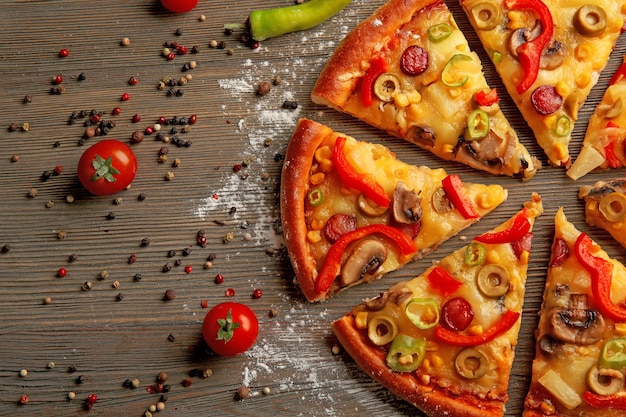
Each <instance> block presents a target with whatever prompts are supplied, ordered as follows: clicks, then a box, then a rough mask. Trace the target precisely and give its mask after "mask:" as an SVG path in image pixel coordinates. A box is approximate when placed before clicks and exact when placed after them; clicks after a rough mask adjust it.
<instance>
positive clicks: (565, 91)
mask: <svg viewBox="0 0 626 417" xmlns="http://www.w3.org/2000/svg"><path fill="white" fill-rule="evenodd" d="M555 88H556V92H557V93H558V94H559V95H560V96H561V97H567V96H568V95H569V93H570V88H569V85H567V83H566V82H565V81H559V82H558V83H556V86H555Z"/></svg>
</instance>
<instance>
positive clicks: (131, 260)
mask: <svg viewBox="0 0 626 417" xmlns="http://www.w3.org/2000/svg"><path fill="white" fill-rule="evenodd" d="M135 262H137V255H135V254H134V253H131V254H130V256H129V257H128V263H129V264H132V263H135Z"/></svg>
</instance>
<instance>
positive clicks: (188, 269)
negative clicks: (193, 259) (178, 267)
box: [185, 265, 193, 274]
mask: <svg viewBox="0 0 626 417" xmlns="http://www.w3.org/2000/svg"><path fill="white" fill-rule="evenodd" d="M192 270H193V267H192V266H191V265H187V266H186V267H185V274H191V271H192Z"/></svg>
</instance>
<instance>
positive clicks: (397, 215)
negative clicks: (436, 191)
mask: <svg viewBox="0 0 626 417" xmlns="http://www.w3.org/2000/svg"><path fill="white" fill-rule="evenodd" d="M421 203H422V198H421V197H420V196H419V194H418V193H416V192H415V191H413V190H409V189H408V188H407V186H406V185H404V183H403V182H402V181H399V182H398V185H397V186H396V189H395V191H394V192H393V201H392V203H391V205H392V209H393V218H394V220H395V221H397V222H398V223H402V224H414V223H417V222H418V221H419V220H420V219H421V218H422V204H421Z"/></svg>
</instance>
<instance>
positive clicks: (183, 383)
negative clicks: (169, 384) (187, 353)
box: [181, 378, 192, 388]
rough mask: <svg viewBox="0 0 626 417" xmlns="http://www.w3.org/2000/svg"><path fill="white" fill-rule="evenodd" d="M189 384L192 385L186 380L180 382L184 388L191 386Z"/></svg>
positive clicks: (189, 380)
mask: <svg viewBox="0 0 626 417" xmlns="http://www.w3.org/2000/svg"><path fill="white" fill-rule="evenodd" d="M191 384H192V382H191V379H187V378H185V379H183V380H182V382H181V385H182V386H183V387H185V388H187V387H189V386H191Z"/></svg>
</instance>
